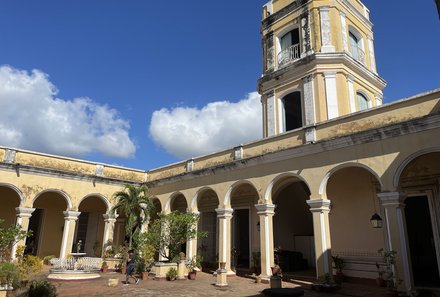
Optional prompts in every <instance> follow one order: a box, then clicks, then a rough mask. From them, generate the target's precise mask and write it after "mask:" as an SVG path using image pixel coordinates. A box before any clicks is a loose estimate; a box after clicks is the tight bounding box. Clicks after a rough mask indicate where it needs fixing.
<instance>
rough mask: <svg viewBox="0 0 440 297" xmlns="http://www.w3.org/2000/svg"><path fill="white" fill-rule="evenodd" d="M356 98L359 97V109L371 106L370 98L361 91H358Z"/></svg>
mask: <svg viewBox="0 0 440 297" xmlns="http://www.w3.org/2000/svg"><path fill="white" fill-rule="evenodd" d="M356 98H357V106H358V110H365V109H367V108H368V107H369V104H368V101H369V100H368V98H367V97H366V96H365V95H363V94H361V93H359V92H358V93H356Z"/></svg>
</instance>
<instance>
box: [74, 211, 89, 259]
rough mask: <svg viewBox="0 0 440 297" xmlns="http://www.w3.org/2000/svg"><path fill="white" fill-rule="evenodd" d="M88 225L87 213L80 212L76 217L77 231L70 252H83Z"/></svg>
mask: <svg viewBox="0 0 440 297" xmlns="http://www.w3.org/2000/svg"><path fill="white" fill-rule="evenodd" d="M88 224H89V213H88V212H81V214H80V215H79V217H78V223H77V226H78V231H77V233H76V239H75V242H74V243H73V247H72V252H75V253H82V252H84V246H85V245H86V238H87V227H88ZM80 240H81V246H80V249H79V250H78V242H79V241H80Z"/></svg>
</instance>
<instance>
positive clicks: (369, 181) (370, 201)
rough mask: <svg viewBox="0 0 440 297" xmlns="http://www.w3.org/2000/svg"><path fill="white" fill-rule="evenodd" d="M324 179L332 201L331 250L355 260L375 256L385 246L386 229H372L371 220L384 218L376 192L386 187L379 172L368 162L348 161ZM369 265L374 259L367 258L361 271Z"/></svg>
mask: <svg viewBox="0 0 440 297" xmlns="http://www.w3.org/2000/svg"><path fill="white" fill-rule="evenodd" d="M324 180H325V182H323V183H322V184H321V190H322V191H323V192H321V194H322V196H323V197H326V198H327V199H329V200H330V201H331V204H330V208H331V211H330V214H329V229H330V240H331V246H332V253H333V254H334V255H338V256H341V257H343V258H344V257H349V258H350V259H353V261H361V259H363V258H362V256H360V255H361V254H363V255H364V256H368V257H374V256H376V255H377V250H379V249H380V248H382V247H384V246H385V238H384V230H383V229H380V228H373V227H372V225H371V222H370V219H371V217H372V216H373V215H375V214H379V215H380V216H381V217H382V218H384V216H383V215H382V210H381V205H380V201H379V198H378V195H377V194H378V193H379V192H381V189H382V187H383V186H382V184H381V180H380V178H379V176H378V174H376V173H375V171H374V170H373V169H372V168H370V167H369V166H366V165H365V164H359V163H356V162H348V163H344V164H340V165H338V166H335V167H334V168H332V169H331V170H330V171H329V172H328V173H327V175H326V176H325V178H324ZM347 222H350V223H349V224H347ZM347 247H350V248H349V249H348V248H347ZM354 251H356V252H354ZM369 261H371V262H369ZM369 265H371V266H372V265H374V262H373V261H372V260H368V261H367V262H366V263H365V264H363V265H362V266H360V267H361V268H360V269H361V270H360V271H362V270H363V269H366V267H368V266H369ZM349 273H352V274H353V275H356V276H357V275H360V274H359V271H356V270H349Z"/></svg>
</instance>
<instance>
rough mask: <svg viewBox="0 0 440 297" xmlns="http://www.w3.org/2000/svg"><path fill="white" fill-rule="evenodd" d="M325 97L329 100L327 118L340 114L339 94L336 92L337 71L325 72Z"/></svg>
mask: <svg viewBox="0 0 440 297" xmlns="http://www.w3.org/2000/svg"><path fill="white" fill-rule="evenodd" d="M324 80H325V97H326V101H327V118H328V119H329V120H330V119H333V118H337V117H338V116H339V110H338V95H337V92H336V72H334V71H331V72H324Z"/></svg>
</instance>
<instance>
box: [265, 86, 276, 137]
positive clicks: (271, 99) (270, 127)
mask: <svg viewBox="0 0 440 297" xmlns="http://www.w3.org/2000/svg"><path fill="white" fill-rule="evenodd" d="M265 96H267V97H266V98H267V99H266V108H267V114H266V117H267V136H268V137H270V136H273V135H275V134H276V114H275V111H276V104H275V95H274V92H273V91H271V92H269V93H268V94H267V95H265Z"/></svg>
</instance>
